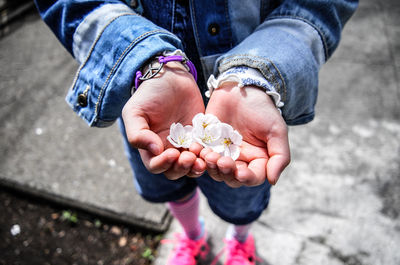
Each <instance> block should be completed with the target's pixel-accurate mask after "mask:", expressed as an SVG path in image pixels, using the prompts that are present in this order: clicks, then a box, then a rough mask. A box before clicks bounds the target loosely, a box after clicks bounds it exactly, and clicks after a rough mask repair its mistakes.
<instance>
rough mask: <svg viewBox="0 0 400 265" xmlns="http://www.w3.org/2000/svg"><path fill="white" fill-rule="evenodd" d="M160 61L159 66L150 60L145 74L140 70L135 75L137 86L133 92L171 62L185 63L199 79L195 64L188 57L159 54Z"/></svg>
mask: <svg viewBox="0 0 400 265" xmlns="http://www.w3.org/2000/svg"><path fill="white" fill-rule="evenodd" d="M156 58H157V61H158V65H157V66H153V64H154V61H152V62H150V63H149V65H148V69H147V70H146V72H145V73H144V74H142V72H141V71H140V70H139V71H137V72H136V77H135V86H134V87H133V88H132V94H133V92H134V91H135V90H136V89H137V88H138V87H139V85H140V84H141V83H142V82H143V81H145V80H149V79H151V78H153V77H155V76H156V75H157V74H158V73H159V72H160V71H161V69H162V68H163V66H164V64H167V63H169V62H181V63H182V64H183V65H185V66H187V68H188V70H189V73H191V74H192V75H193V77H194V80H196V81H197V71H196V67H195V66H194V64H193V63H192V62H191V61H190V60H189V59H188V58H187V57H186V56H182V55H170V56H158V57H156Z"/></svg>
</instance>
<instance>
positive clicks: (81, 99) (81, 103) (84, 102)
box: [78, 93, 87, 107]
mask: <svg viewBox="0 0 400 265" xmlns="http://www.w3.org/2000/svg"><path fill="white" fill-rule="evenodd" d="M78 104H79V106H81V107H86V106H87V96H86V95H85V94H84V93H82V94H79V95H78Z"/></svg>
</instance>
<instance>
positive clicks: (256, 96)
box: [200, 82, 290, 187]
mask: <svg viewBox="0 0 400 265" xmlns="http://www.w3.org/2000/svg"><path fill="white" fill-rule="evenodd" d="M206 113H211V114H214V115H215V116H217V117H218V118H219V119H220V120H221V121H222V122H225V123H228V124H230V125H232V126H233V127H234V128H235V129H236V130H238V131H239V133H240V134H242V136H243V144H242V146H241V152H240V156H239V158H238V159H237V160H236V161H233V160H232V159H231V158H230V157H221V156H220V155H219V154H217V153H215V152H212V151H211V150H210V149H208V148H206V149H203V150H202V151H201V154H200V156H201V157H202V158H203V159H204V160H205V162H206V164H207V171H208V173H209V174H210V176H211V177H213V178H214V179H215V180H218V181H225V182H226V183H227V184H228V185H229V186H232V187H239V186H241V185H249V186H253V185H259V184H262V183H264V182H265V180H266V179H268V181H269V182H270V183H271V184H275V183H276V182H277V181H278V178H279V176H280V174H281V173H282V171H283V170H284V169H285V167H286V166H287V165H288V164H289V162H290V151H289V143H288V131H287V126H286V123H285V121H284V120H283V118H282V117H281V115H280V113H279V112H278V110H277V109H276V107H275V104H274V103H273V101H272V99H271V98H270V97H269V96H268V95H267V94H266V93H265V92H264V91H262V90H261V89H259V88H257V87H251V86H248V87H244V88H238V87H237V86H236V83H233V82H232V83H224V84H223V85H222V86H221V87H220V88H219V89H217V90H214V92H213V94H212V96H211V98H210V101H209V103H208V105H207V109H206Z"/></svg>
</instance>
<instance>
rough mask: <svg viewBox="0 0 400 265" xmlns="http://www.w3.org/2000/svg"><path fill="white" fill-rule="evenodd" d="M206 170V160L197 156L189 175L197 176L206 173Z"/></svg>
mask: <svg viewBox="0 0 400 265" xmlns="http://www.w3.org/2000/svg"><path fill="white" fill-rule="evenodd" d="M205 170H206V162H204V160H203V159H201V158H196V161H195V162H194V164H193V167H192V170H191V171H190V172H189V174H188V176H189V177H191V178H197V177H200V176H201V175H203V174H204V171H205Z"/></svg>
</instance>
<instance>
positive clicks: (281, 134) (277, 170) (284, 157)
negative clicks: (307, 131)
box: [266, 126, 290, 185]
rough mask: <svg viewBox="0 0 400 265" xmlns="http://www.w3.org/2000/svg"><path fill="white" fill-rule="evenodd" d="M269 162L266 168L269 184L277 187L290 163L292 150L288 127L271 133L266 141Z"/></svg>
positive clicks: (282, 127)
mask: <svg viewBox="0 0 400 265" xmlns="http://www.w3.org/2000/svg"><path fill="white" fill-rule="evenodd" d="M266 143H267V147H268V155H269V160H268V163H267V166H266V170H267V178H268V181H269V183H271V184H272V185H275V184H276V182H277V181H278V179H279V176H280V175H281V173H282V171H283V170H284V169H285V168H286V167H287V165H289V163H290V149H289V140H288V132H287V127H286V126H281V127H280V128H279V129H276V130H275V131H274V132H273V133H271V135H270V137H269V138H268V139H267V141H266Z"/></svg>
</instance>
